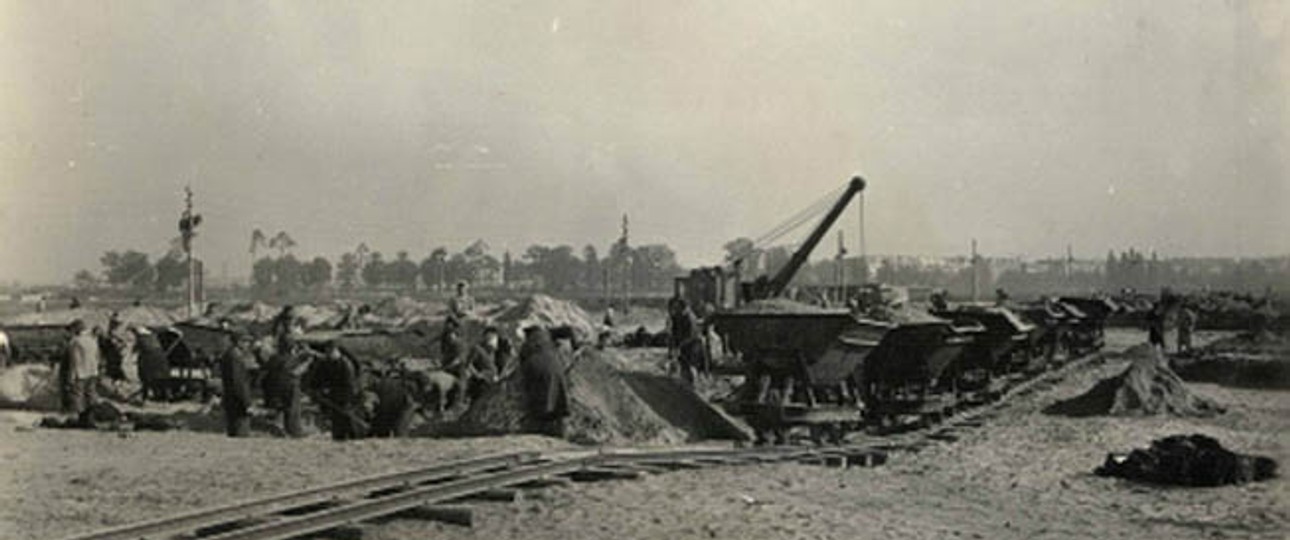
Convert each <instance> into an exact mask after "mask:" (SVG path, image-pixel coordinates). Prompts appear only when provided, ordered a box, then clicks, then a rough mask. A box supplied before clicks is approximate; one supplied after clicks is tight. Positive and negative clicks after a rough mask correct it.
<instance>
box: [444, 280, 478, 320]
mask: <svg viewBox="0 0 1290 540" xmlns="http://www.w3.org/2000/svg"><path fill="white" fill-rule="evenodd" d="M448 314H449V315H450V316H455V317H456V318H457V319H459V320H466V318H468V317H472V316H474V314H475V299H474V297H472V296H470V284H469V283H466V282H465V281H458V282H457V295H456V296H453V297H452V299H451V300H449V301H448Z"/></svg>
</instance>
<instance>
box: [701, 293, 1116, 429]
mask: <svg viewBox="0 0 1290 540" xmlns="http://www.w3.org/2000/svg"><path fill="white" fill-rule="evenodd" d="M1117 309H1118V308H1117V306H1116V304H1115V303H1114V302H1112V301H1110V300H1107V299H1102V298H1075V297H1067V298H1061V299H1058V300H1055V301H1054V300H1049V301H1047V302H1043V303H1036V304H1030V305H1024V306H1017V307H1015V308H1013V307H998V306H977V305H963V306H958V307H954V308H947V309H944V310H940V311H933V312H932V315H933V316H931V317H926V318H919V319H918V320H916V321H903V322H898V323H897V322H889V321H884V320H875V319H872V318H867V317H865V316H861V315H856V314H853V313H851V312H849V311H846V310H811V311H809V312H770V313H766V312H757V311H755V310H749V311H740V310H738V309H735V310H730V311H727V312H722V313H718V314H716V315H715V316H714V320H713V323H714V324H713V326H714V329H715V332H716V334H717V335H718V336H720V337H721V340H722V343H723V345H724V347H725V348H726V349H727V350H728V351H729V352H730V353H732V354H733V356H734V357H735V358H736V359H737V360H738V362H737V365H738V366H739V368H738V369H739V370H740V371H742V373H743V375H744V376H745V384H744V385H743V386H742V387H741V389H740V391H739V392H738V393H737V394H736V396H735V397H734V399H733V400H732V402H731V403H730V404H729V406H730V408H732V409H733V412H735V413H736V414H738V415H739V416H742V417H744V418H745V419H747V420H748V422H749V424H750V425H751V426H752V427H753V428H754V430H755V431H756V433H757V438H758V441H759V442H783V440H784V439H785V438H786V437H787V436H788V433H789V431H790V430H792V429H794V428H799V427H805V428H807V430H808V433H809V435H810V437H811V438H812V439H815V440H817V441H819V442H836V441H840V440H841V439H842V438H843V437H844V436H845V435H846V434H847V433H848V432H851V431H856V430H861V429H866V428H869V429H877V430H883V429H894V428H897V427H899V426H904V425H908V424H910V423H911V422H926V421H934V420H936V419H939V417H942V416H945V415H949V414H953V413H954V412H955V411H956V410H957V409H959V408H961V407H964V406H968V405H972V404H977V403H981V402H985V401H989V400H992V399H995V398H997V397H998V396H999V395H1000V394H1001V392H1002V390H1003V389H1004V388H1005V387H1006V386H1007V385H1008V384H1009V383H1010V382H1012V381H1015V380H1017V379H1019V378H1024V377H1026V376H1030V375H1033V374H1035V373H1037V372H1040V371H1043V370H1045V369H1050V368H1052V367H1055V366H1057V365H1059V364H1060V363H1061V362H1063V361H1064V360H1065V359H1068V358H1074V357H1078V356H1081V355H1084V354H1087V353H1090V352H1092V351H1095V350H1097V349H1100V348H1101V347H1102V343H1103V329H1104V325H1105V322H1106V319H1107V317H1108V316H1110V315H1111V314H1112V313H1115V312H1116V311H1117Z"/></svg>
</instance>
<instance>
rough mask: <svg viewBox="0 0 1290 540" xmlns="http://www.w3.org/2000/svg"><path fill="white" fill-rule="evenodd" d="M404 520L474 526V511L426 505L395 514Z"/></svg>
mask: <svg viewBox="0 0 1290 540" xmlns="http://www.w3.org/2000/svg"><path fill="white" fill-rule="evenodd" d="M397 516H398V517H400V518H404V519H423V520H427V521H440V522H443V523H449V524H452V525H461V526H462V527H474V526H475V509H473V508H471V507H469V506H463V505H446V504H427V505H422V506H417V507H413V508H409V509H407V510H404V511H402V512H399V513H398V514H397Z"/></svg>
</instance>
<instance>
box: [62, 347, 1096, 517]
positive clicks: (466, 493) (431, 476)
mask: <svg viewBox="0 0 1290 540" xmlns="http://www.w3.org/2000/svg"><path fill="white" fill-rule="evenodd" d="M1100 354H1101V353H1096V352H1095V353H1092V354H1088V355H1084V356H1081V357H1079V358H1076V359H1073V360H1070V361H1067V362H1065V363H1063V364H1062V365H1061V366H1059V367H1057V368H1056V369H1050V370H1045V371H1042V372H1039V373H1037V374H1035V375H1034V376H1031V377H1027V378H1025V379H1021V380H1018V381H1016V382H1015V383H1014V384H1012V385H1010V386H1009V388H1008V389H1007V390H1005V391H1004V393H1003V394H1002V395H1001V396H1000V397H999V399H997V400H995V401H991V402H989V403H985V404H981V405H978V406H973V407H971V408H968V409H965V410H963V411H960V412H959V413H958V414H955V415H953V416H951V417H949V418H945V419H943V422H941V423H942V424H945V425H947V426H951V427H950V428H946V429H952V427H953V426H956V425H963V423H964V422H967V423H968V425H970V424H972V421H973V420H974V419H976V418H977V417H980V416H982V415H985V414H987V413H988V412H989V411H992V410H995V409H997V408H999V407H1001V406H1002V405H1003V404H1004V403H1006V402H1007V401H1008V400H1009V399H1010V398H1012V397H1014V396H1018V395H1025V394H1027V393H1030V392H1033V391H1034V390H1036V389H1038V388H1039V387H1041V386H1042V385H1044V384H1046V383H1052V382H1055V381H1056V380H1058V379H1060V378H1061V377H1063V376H1065V375H1066V374H1067V373H1068V372H1070V371H1072V370H1074V369H1076V368H1078V367H1079V366H1082V365H1084V364H1087V363H1088V362H1090V361H1092V360H1093V359H1094V358H1097V357H1099V356H1100ZM977 425H979V424H977ZM929 427H930V426H929ZM932 434H933V432H931V430H929V429H926V428H924V429H919V430H915V431H912V432H906V433H901V434H895V436H894V437H882V436H879V437H875V438H874V439H872V440H863V441H857V442H854V443H852V444H845V445H840V446H820V447H810V446H763V447H746V448H729V447H698V448H696V447H689V448H679V449H677V448H673V449H664V450H650V449H639V448H636V449H633V448H623V449H612V450H588V451H573V452H563V453H561V452H555V453H548V454H545V455H544V454H539V453H536V452H526V453H514V454H500V455H493V456H486V457H480V458H473V459H465V460H460V461H452V462H448V463H443V464H439V465H434V466H430V467H425V468H421V469H415V470H410V471H402V472H397V473H390V474H382V475H376V476H370V477H365V478H360V479H356V480H350V481H345V482H340V483H335V484H330V485H326V486H321V487H317V488H310V489H305V490H301V491H295V492H290V493H285V494H281V495H276V496H272V497H266V498H260V499H253V500H248V501H243V502H239V503H234V504H231V505H227V506H221V507H216V508H211V509H206V510H199V511H195V512H191V513H187V514H181V515H178V516H171V517H166V518H159V519H155V520H151V521H146V522H143V523H139V524H135V525H127V526H122V527H117V528H113V529H108V530H105V531H100V532H96V533H91V534H85V535H81V536H76V537H72V538H71V539H69V540H138V539H149V540H153V539H162V538H171V537H174V536H177V535H182V534H185V533H187V534H189V535H196V534H197V533H198V532H204V534H201V535H200V537H201V538H203V539H210V540H275V539H286V538H295V537H299V536H303V535H308V534H312V533H318V532H322V531H326V530H331V529H335V528H337V527H343V526H347V525H352V524H355V523H358V522H362V521H366V520H371V519H374V518H379V517H383V516H388V515H391V514H396V513H398V512H401V511H405V510H409V509H413V508H416V507H420V506H424V505H432V504H436V503H444V502H449V501H455V500H460V499H464V498H468V497H471V496H472V495H478V494H481V493H484V492H487V491H490V490H496V489H501V488H507V487H513V486H518V485H522V484H526V483H531V482H535V481H542V480H546V479H550V478H553V477H560V476H565V475H571V474H576V473H580V472H583V471H591V472H603V471H605V470H614V469H622V468H626V469H631V468H633V467H638V468H640V469H643V470H650V469H651V468H663V469H669V468H671V467H673V466H682V465H683V466H692V467H704V466H722V465H744V464H758V463H776V462H802V461H807V462H812V461H823V462H828V461H830V460H836V459H839V458H840V459H843V460H845V459H847V458H848V456H853V455H864V456H866V459H865V463H870V461H869V460H868V458H869V456H871V455H873V454H883V455H882V460H885V457H886V456H885V452H884V450H883V449H896V450H899V449H902V448H904V449H912V448H914V447H916V446H917V445H919V444H923V443H920V442H919V441H913V442H909V441H903V442H901V443H897V444H886V445H882V444H879V443H880V442H887V443H890V442H894V441H893V439H902V438H904V439H908V438H911V437H915V436H920V435H921V437H920V440H921V439H927V438H929V437H930V436H931V435H932ZM878 462H879V463H880V462H881V460H880V461H878ZM301 510H304V511H303V512H302V511H301ZM293 511H294V515H293Z"/></svg>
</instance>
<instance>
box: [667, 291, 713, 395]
mask: <svg viewBox="0 0 1290 540" xmlns="http://www.w3.org/2000/svg"><path fill="white" fill-rule="evenodd" d="M678 308H679V310H678V311H677V312H676V313H673V314H672V324H671V327H672V343H673V344H674V346H675V347H676V351H677V363H678V364H679V365H680V367H681V378H682V379H684V380H685V382H687V383H689V384H694V381H695V379H696V378H697V375H698V372H699V371H702V370H704V368H705V367H706V364H707V362H706V357H707V352H706V351H705V350H704V346H703V336H702V335H700V328H699V322H698V320H697V318H696V317H695V316H694V312H693V311H691V310H690V306H689V305H687V304H686V303H685V301H684V300H682V301H681V302H680V303H679V304H678Z"/></svg>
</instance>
